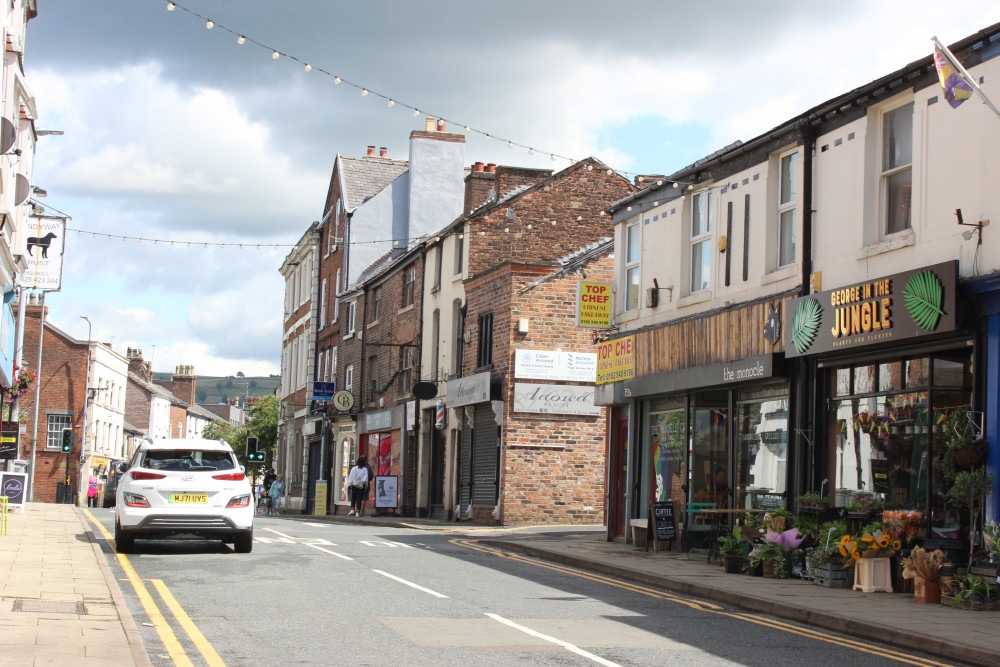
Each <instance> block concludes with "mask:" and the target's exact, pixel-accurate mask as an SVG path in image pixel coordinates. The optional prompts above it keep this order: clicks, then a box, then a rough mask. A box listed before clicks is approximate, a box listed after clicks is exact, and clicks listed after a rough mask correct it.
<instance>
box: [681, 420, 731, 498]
mask: <svg viewBox="0 0 1000 667" xmlns="http://www.w3.org/2000/svg"><path fill="white" fill-rule="evenodd" d="M729 426H730V421H729V409H728V407H727V406H726V405H725V404H723V405H718V406H717V407H716V406H709V405H704V406H702V405H698V406H695V407H692V408H691V464H690V468H689V469H688V488H689V493H690V497H689V502H695V503H715V506H716V508H718V509H725V508H731V507H732V487H731V486H730V484H729V473H730V470H729V431H730V427H729Z"/></svg>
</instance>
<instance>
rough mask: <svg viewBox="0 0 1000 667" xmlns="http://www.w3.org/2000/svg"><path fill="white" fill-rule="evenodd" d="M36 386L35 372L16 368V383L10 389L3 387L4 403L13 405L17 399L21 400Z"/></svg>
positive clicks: (0, 389)
mask: <svg viewBox="0 0 1000 667" xmlns="http://www.w3.org/2000/svg"><path fill="white" fill-rule="evenodd" d="M34 386H35V371H33V370H32V369H30V368H18V367H17V366H16V365H15V366H14V381H13V382H11V383H10V386H9V387H2V388H0V391H2V392H3V393H2V396H3V402H4V403H13V402H14V400H15V399H18V398H21V397H22V396H24V395H25V394H27V393H28V392H29V391H30V390H31V388H32V387H34Z"/></svg>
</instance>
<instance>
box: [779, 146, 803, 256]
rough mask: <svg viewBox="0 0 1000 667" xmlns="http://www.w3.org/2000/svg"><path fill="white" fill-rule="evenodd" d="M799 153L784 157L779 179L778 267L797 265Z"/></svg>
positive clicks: (781, 161)
mask: <svg viewBox="0 0 1000 667" xmlns="http://www.w3.org/2000/svg"><path fill="white" fill-rule="evenodd" d="M798 164H799V154H798V153H788V154H787V155H783V156H782V157H781V160H780V165H779V171H780V174H779V179H778V266H779V267H781V266H788V265H789V264H794V263H795V204H796V198H797V197H796V195H797V192H796V181H795V179H796V175H797V170H798Z"/></svg>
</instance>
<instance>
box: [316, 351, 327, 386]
mask: <svg viewBox="0 0 1000 667" xmlns="http://www.w3.org/2000/svg"><path fill="white" fill-rule="evenodd" d="M316 365H317V366H318V368H317V369H316V379H317V380H319V381H320V382H322V381H323V376H324V375H325V374H326V352H320V353H319V359H318V361H317V364H316Z"/></svg>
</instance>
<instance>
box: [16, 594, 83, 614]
mask: <svg viewBox="0 0 1000 667" xmlns="http://www.w3.org/2000/svg"><path fill="white" fill-rule="evenodd" d="M13 611H26V612H28V613H32V614H79V615H81V616H83V615H85V614H86V613H87V607H86V605H84V604H83V603H82V602H63V601H60V600H25V599H24V598H20V599H17V600H14V607H13Z"/></svg>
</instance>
